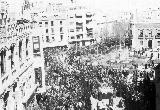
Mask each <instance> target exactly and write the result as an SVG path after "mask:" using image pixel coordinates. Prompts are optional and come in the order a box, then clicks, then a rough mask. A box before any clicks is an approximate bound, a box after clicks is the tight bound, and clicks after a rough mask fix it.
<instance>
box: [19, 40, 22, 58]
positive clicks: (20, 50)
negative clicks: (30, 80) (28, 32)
mask: <svg viewBox="0 0 160 110" xmlns="http://www.w3.org/2000/svg"><path fill="white" fill-rule="evenodd" d="M19 60H22V41H19Z"/></svg>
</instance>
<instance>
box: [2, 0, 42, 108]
mask: <svg viewBox="0 0 160 110" xmlns="http://www.w3.org/2000/svg"><path fill="white" fill-rule="evenodd" d="M1 6H3V7H6V8H4V9H1V19H0V20H1V33H0V34H1V39H0V42H1V45H0V73H1V75H0V88H1V89H0V100H1V104H0V105H1V106H0V108H1V110H28V109H31V108H32V105H31V104H30V101H31V100H32V99H33V96H34V92H35V91H36V89H37V87H39V86H40V83H39V82H38V81H37V78H36V74H35V67H34V65H35V64H34V51H33V49H34V48H33V47H34V46H33V39H32V33H33V31H32V30H33V29H34V28H35V26H34V23H33V22H32V21H30V19H26V15H27V17H29V15H28V14H29V12H28V11H30V7H29V2H27V1H25V2H24V5H23V7H22V11H20V12H16V13H10V12H9V11H8V9H7V7H8V4H7V3H6V2H1ZM2 10H3V11H2ZM25 12H28V14H26V13H25ZM17 13H18V17H17V16H16V14H17ZM19 14H20V15H21V16H19Z"/></svg>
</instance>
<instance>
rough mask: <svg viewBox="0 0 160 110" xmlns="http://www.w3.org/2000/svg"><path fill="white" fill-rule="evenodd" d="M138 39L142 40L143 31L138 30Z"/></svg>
mask: <svg viewBox="0 0 160 110" xmlns="http://www.w3.org/2000/svg"><path fill="white" fill-rule="evenodd" d="M138 37H139V38H143V30H140V34H139V36H138Z"/></svg>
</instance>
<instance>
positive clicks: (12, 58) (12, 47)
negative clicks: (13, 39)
mask: <svg viewBox="0 0 160 110" xmlns="http://www.w3.org/2000/svg"><path fill="white" fill-rule="evenodd" d="M14 47H15V46H14V45H11V47H10V49H11V69H12V68H13V67H14Z"/></svg>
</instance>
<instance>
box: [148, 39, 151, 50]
mask: <svg viewBox="0 0 160 110" xmlns="http://www.w3.org/2000/svg"><path fill="white" fill-rule="evenodd" d="M148 47H149V48H150V49H151V48H152V40H149V41H148Z"/></svg>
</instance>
